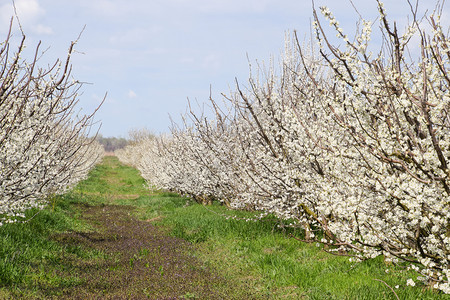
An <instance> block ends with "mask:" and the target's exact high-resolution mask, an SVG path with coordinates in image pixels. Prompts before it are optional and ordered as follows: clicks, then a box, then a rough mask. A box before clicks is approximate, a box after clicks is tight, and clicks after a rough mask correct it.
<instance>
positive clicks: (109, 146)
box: [97, 134, 129, 152]
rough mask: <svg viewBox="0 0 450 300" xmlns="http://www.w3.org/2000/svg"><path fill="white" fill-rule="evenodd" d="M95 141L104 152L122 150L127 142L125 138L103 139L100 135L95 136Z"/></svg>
mask: <svg viewBox="0 0 450 300" xmlns="http://www.w3.org/2000/svg"><path fill="white" fill-rule="evenodd" d="M97 141H98V142H99V143H100V144H101V145H102V146H103V147H104V148H105V151H106V152H114V151H116V150H117V149H122V148H124V147H125V146H127V145H128V142H129V141H128V140H127V139H125V138H117V137H103V136H102V135H100V134H99V135H98V136H97Z"/></svg>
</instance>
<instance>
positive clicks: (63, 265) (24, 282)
mask: <svg viewBox="0 0 450 300" xmlns="http://www.w3.org/2000/svg"><path fill="white" fill-rule="evenodd" d="M56 199H57V202H56V204H55V207H54V208H50V207H49V208H47V209H44V210H42V211H39V212H38V211H37V210H30V211H27V212H26V215H27V219H28V220H29V221H28V222H25V223H14V224H6V225H3V226H1V227H0V298H2V299H3V298H9V297H13V296H14V295H16V294H20V295H22V296H24V295H28V296H29V297H39V296H38V295H39V293H40V291H41V290H46V289H48V288H52V287H59V288H70V287H71V286H76V285H79V284H82V281H81V280H80V279H79V278H77V277H76V276H71V275H67V276H60V273H58V272H59V271H61V272H64V271H70V269H71V268H72V267H73V266H72V265H71V264H70V262H69V261H67V258H76V259H83V260H90V259H93V260H96V259H101V258H103V257H104V256H103V254H102V253H100V252H98V251H92V250H89V249H84V248H81V247H78V246H73V245H71V246H69V245H63V244H60V243H58V242H56V241H55V240H54V239H53V236H54V235H56V234H58V233H62V232H66V231H73V230H77V231H89V230H90V227H89V226H87V225H86V224H85V223H83V222H81V221H79V220H78V217H79V216H78V215H77V211H76V209H75V208H74V207H72V206H71V205H70V202H71V201H72V199H71V197H70V196H69V195H66V196H58V197H56ZM36 213H37V214H36ZM34 215H35V216H34ZM33 216H34V217H33ZM66 273H67V274H70V272H66ZM23 290H26V292H25V293H24V292H23Z"/></svg>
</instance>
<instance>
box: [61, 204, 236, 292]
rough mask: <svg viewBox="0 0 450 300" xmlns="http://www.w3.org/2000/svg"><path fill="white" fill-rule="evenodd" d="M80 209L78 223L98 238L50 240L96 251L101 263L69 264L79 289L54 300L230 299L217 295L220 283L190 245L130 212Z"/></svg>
mask: <svg viewBox="0 0 450 300" xmlns="http://www.w3.org/2000/svg"><path fill="white" fill-rule="evenodd" d="M81 209H82V211H83V218H84V219H86V220H87V221H88V222H89V223H91V224H92V225H93V226H94V227H95V228H96V229H97V230H98V232H95V233H88V234H87V233H80V232H72V233H64V234H59V235H57V236H55V237H54V238H55V239H56V240H58V241H59V242H61V243H65V244H68V245H81V246H83V247H89V248H94V249H98V250H101V251H102V252H104V253H105V254H106V257H105V259H102V260H100V261H99V260H98V259H96V260H93V261H90V260H83V261H73V262H71V264H72V266H74V268H70V270H71V271H70V272H74V270H76V271H75V272H77V275H78V276H79V277H81V278H82V279H83V280H82V281H83V284H82V285H80V286H79V287H77V288H75V289H74V288H70V289H68V290H65V291H62V292H63V297H58V298H59V299H60V298H69V299H149V298H150V299H229V298H228V297H227V296H226V295H224V294H223V292H220V291H218V290H217V287H220V286H222V285H223V284H224V282H223V279H221V278H220V277H219V276H217V275H216V274H214V273H213V272H211V271H210V270H208V269H207V268H205V267H204V266H203V265H202V263H201V262H200V261H198V260H197V259H196V258H195V257H194V256H193V255H192V253H193V252H192V246H191V245H189V244H188V243H187V242H185V241H184V240H181V239H178V238H174V237H169V236H167V235H165V234H164V233H163V232H162V231H161V230H160V229H158V228H157V227H155V226H154V225H152V224H151V223H150V222H146V221H140V220H137V219H136V218H134V217H133V216H132V213H131V212H132V210H133V207H130V206H119V205H105V206H83V207H81ZM67 259H70V257H68V258H67ZM72 275H73V274H72ZM61 276H64V271H61ZM211 287H215V288H211ZM219 290H221V289H219Z"/></svg>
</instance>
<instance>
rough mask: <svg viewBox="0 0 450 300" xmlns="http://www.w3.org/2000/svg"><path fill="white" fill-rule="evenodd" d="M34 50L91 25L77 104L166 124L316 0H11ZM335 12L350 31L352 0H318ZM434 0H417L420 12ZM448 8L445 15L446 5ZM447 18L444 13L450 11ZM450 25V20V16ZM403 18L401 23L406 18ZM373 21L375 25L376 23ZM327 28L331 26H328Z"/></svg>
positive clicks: (366, 6)
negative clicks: (37, 46)
mask: <svg viewBox="0 0 450 300" xmlns="http://www.w3.org/2000/svg"><path fill="white" fill-rule="evenodd" d="M384 2H385V7H386V8H387V11H388V14H389V15H390V16H391V17H390V18H391V19H395V20H397V21H398V22H399V24H406V16H407V14H409V6H408V5H407V4H406V1H401V0H390V1H384ZM11 3H12V1H11V0H0V23H1V27H0V34H1V37H2V39H3V37H4V36H5V34H6V29H7V24H8V22H9V19H10V18H11V15H12V13H13V11H12V7H11V6H12V5H11ZM15 3H16V7H17V10H18V15H19V18H20V20H21V23H22V25H23V28H24V31H25V34H26V35H27V45H28V49H27V51H29V53H32V52H33V49H34V47H35V46H36V44H37V42H38V41H39V40H41V41H42V45H43V46H42V49H46V48H48V47H50V48H49V49H48V51H47V52H46V54H45V59H44V60H43V62H45V61H47V60H48V61H53V60H55V59H56V58H64V55H65V53H66V52H67V49H68V47H69V45H70V42H71V41H72V40H74V39H76V38H77V36H78V35H79V33H80V31H81V30H82V29H83V27H84V26H85V25H86V28H85V30H84V32H83V34H82V37H81V39H80V41H79V43H78V44H77V46H76V50H77V51H78V52H79V53H76V54H75V55H74V57H73V60H72V63H73V75H74V77H75V78H76V79H78V80H80V81H83V82H88V83H90V84H86V85H85V86H84V87H83V89H82V90H83V94H82V95H81V96H80V102H79V105H80V107H81V108H82V109H83V111H84V112H86V113H88V112H91V111H92V110H93V109H94V108H95V106H96V105H98V103H99V102H100V101H101V99H102V98H103V96H104V95H105V93H108V96H107V98H106V101H105V103H104V104H103V106H102V108H101V109H100V111H99V112H98V114H97V119H98V120H99V121H101V122H102V127H101V130H100V132H101V133H102V134H103V135H104V136H122V137H126V136H127V133H128V131H129V130H130V129H136V128H143V127H145V128H147V129H149V130H151V131H153V132H155V133H160V132H168V127H169V126H170V119H169V115H171V116H172V118H173V119H174V120H175V121H177V122H179V121H180V114H182V113H184V112H185V111H186V107H187V98H188V97H189V99H191V100H192V101H193V102H195V101H196V100H197V101H198V102H199V103H200V105H201V104H202V103H203V102H206V101H207V99H208V97H209V93H210V86H211V89H212V95H213V97H214V98H219V97H220V93H222V92H224V93H228V92H229V91H230V89H233V86H234V79H235V77H236V78H238V80H239V82H240V83H242V85H245V84H246V82H247V80H248V76H249V67H248V60H247V55H248V58H249V59H250V61H251V62H254V61H255V60H258V61H260V62H262V61H265V62H268V61H269V59H270V57H274V58H275V61H276V60H277V58H278V55H279V53H280V52H281V51H282V49H283V46H284V36H285V34H286V33H287V32H292V31H293V30H294V29H295V30H297V31H298V33H299V35H300V37H304V36H305V37H307V36H309V31H310V22H311V16H312V4H311V1H310V0H222V1H219V0H77V1H73V0H70V1H68V0H15ZM354 4H355V5H356V7H357V8H358V10H359V12H360V13H361V14H362V15H363V16H364V17H366V18H367V19H370V20H373V19H374V18H375V17H376V12H377V9H376V2H375V0H358V1H357V0H354ZM315 5H316V7H319V6H322V5H326V6H328V7H329V8H330V9H331V11H333V13H334V14H335V15H336V17H337V19H338V20H339V22H340V23H341V25H342V27H343V28H344V30H345V31H346V32H347V33H348V34H349V35H350V36H352V33H353V32H354V30H355V26H356V21H357V19H358V15H357V13H356V12H355V11H354V9H353V8H352V5H351V3H350V1H348V0H333V1H330V0H328V1H327V0H317V1H315ZM434 6H435V1H433V0H426V1H420V8H421V11H422V12H423V11H424V10H426V9H429V10H432V9H433V8H434ZM445 7H446V9H445V14H446V16H447V17H448V14H447V11H448V5H447V4H446V6H445ZM446 20H448V18H446ZM447 25H448V22H447ZM400 28H403V27H400ZM374 31H376V28H374ZM330 33H331V34H333V33H332V32H331V31H330Z"/></svg>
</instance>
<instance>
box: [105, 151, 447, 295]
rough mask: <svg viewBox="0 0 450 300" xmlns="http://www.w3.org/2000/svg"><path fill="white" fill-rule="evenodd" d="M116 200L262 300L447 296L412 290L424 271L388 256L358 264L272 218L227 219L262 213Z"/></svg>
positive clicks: (167, 198) (159, 199) (155, 199)
mask: <svg viewBox="0 0 450 300" xmlns="http://www.w3.org/2000/svg"><path fill="white" fill-rule="evenodd" d="M113 160H114V158H111V161H113ZM128 172H132V171H131V170H130V171H128ZM136 180H137V179H133V181H136ZM116 202H117V203H120V204H125V205H134V206H136V207H137V210H136V212H137V213H138V214H139V215H140V217H141V218H142V219H146V220H152V221H155V222H157V223H158V224H161V225H162V226H164V227H165V228H167V230H168V232H169V233H171V234H173V235H174V236H177V237H181V238H183V239H186V240H188V241H190V242H192V243H194V244H197V246H198V249H199V251H198V252H197V253H196V255H198V256H199V257H200V258H201V259H203V260H204V261H206V262H208V263H209V264H210V265H211V266H213V267H214V268H216V269H217V270H219V271H220V272H221V274H223V275H225V276H226V277H228V279H229V280H230V281H232V282H234V283H235V286H236V288H240V289H247V290H251V291H252V294H254V295H255V296H256V297H257V298H270V299H274V298H275V299H277V298H281V299H299V298H305V299H396V295H395V294H394V292H392V291H391V289H390V288H389V287H387V286H386V284H387V285H389V286H390V287H391V288H392V289H393V290H394V291H395V293H396V294H397V295H398V297H399V298H400V299H442V297H444V295H442V294H441V293H437V292H435V291H432V290H431V289H430V288H428V287H426V286H423V285H421V284H419V283H417V286H415V287H410V286H406V280H407V279H408V278H413V279H416V278H417V273H415V272H411V271H406V270H405V267H403V266H394V265H392V264H386V263H385V262H384V261H383V259H382V257H378V258H376V259H372V260H368V261H365V262H362V263H352V262H350V261H349V259H348V258H347V257H339V256H334V255H331V254H328V253H326V252H325V251H323V247H322V246H320V245H319V246H317V245H316V244H306V243H301V242H298V241H296V240H295V239H292V238H290V237H289V234H295V235H298V236H301V235H302V233H301V232H294V231H292V230H291V231H289V230H283V229H280V228H279V227H278V226H277V225H278V224H279V220H277V219H276V218H274V217H271V216H268V217H266V218H264V219H263V220H262V221H260V222H252V221H250V222H247V221H245V220H234V219H232V218H228V219H227V218H225V217H223V216H221V215H223V214H225V215H229V216H238V217H242V218H245V217H253V216H255V215H258V214H255V213H252V212H245V211H230V210H228V209H227V208H225V207H223V206H220V205H218V204H214V205H213V206H210V207H208V208H207V209H206V208H205V207H203V206H201V205H199V204H196V203H192V202H190V201H189V199H187V198H183V197H180V196H178V195H176V194H171V193H164V192H159V193H155V194H152V195H151V196H150V198H148V196H140V197H138V198H135V199H131V198H128V199H119V200H118V201H116ZM212 211H214V212H215V213H214V212H212Z"/></svg>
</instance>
